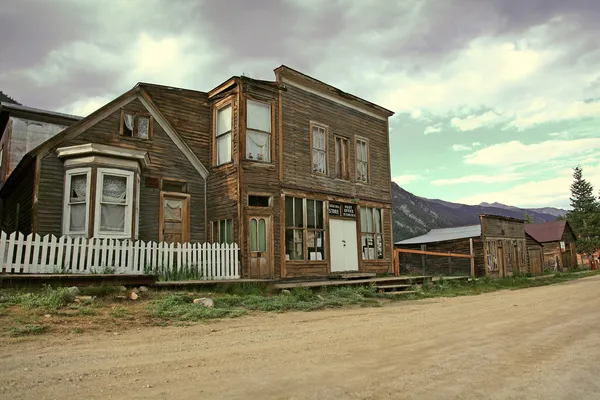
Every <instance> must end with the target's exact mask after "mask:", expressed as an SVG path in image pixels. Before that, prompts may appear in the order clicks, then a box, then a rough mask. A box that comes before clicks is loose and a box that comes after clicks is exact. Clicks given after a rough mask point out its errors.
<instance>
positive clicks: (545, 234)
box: [525, 220, 575, 243]
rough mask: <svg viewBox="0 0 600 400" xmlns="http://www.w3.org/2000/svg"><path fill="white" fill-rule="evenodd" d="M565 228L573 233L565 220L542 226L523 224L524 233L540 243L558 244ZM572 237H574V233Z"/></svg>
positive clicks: (546, 223)
mask: <svg viewBox="0 0 600 400" xmlns="http://www.w3.org/2000/svg"><path fill="white" fill-rule="evenodd" d="M567 227H568V228H569V230H570V231H571V233H573V230H572V229H571V226H570V225H569V223H568V221H566V220H562V221H551V222H545V223H542V224H525V232H527V233H528V234H529V235H531V236H532V237H533V238H534V239H535V240H537V241H538V242H540V243H546V242H560V241H561V240H562V237H563V234H564V233H565V229H566V228H567ZM573 236H575V234H574V233H573Z"/></svg>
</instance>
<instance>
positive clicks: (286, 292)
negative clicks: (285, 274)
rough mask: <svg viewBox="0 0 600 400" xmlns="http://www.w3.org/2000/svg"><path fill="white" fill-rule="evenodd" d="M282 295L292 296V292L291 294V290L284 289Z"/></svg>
mask: <svg viewBox="0 0 600 400" xmlns="http://www.w3.org/2000/svg"><path fill="white" fill-rule="evenodd" d="M281 294H292V292H290V291H289V290H287V289H283V290H282V291H281Z"/></svg>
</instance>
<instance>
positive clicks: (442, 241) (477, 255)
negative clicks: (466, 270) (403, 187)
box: [396, 214, 541, 277]
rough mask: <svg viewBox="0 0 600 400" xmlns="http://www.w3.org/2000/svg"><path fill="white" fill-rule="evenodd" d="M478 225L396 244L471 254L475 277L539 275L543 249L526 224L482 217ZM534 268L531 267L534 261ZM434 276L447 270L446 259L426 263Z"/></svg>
mask: <svg viewBox="0 0 600 400" xmlns="http://www.w3.org/2000/svg"><path fill="white" fill-rule="evenodd" d="M479 217H480V223H479V224H477V225H470V226H463V227H455V228H441V229H432V230H431V231H430V232H428V233H427V234H425V235H422V236H417V237H414V238H410V239H406V240H403V241H400V242H397V243H396V247H398V248H403V249H413V250H422V251H429V252H436V253H456V254H471V255H473V256H474V264H475V265H474V273H475V276H490V277H504V276H511V275H513V274H514V273H517V272H518V273H540V272H541V270H539V268H538V264H537V261H536V260H537V259H538V257H539V253H537V252H538V251H540V250H541V245H540V244H539V243H537V244H536V241H535V239H533V238H531V237H530V236H528V235H527V234H526V233H525V228H524V225H525V221H524V220H521V219H515V218H510V217H504V216H500V215H489V214H482V215H480V216H479ZM532 259H533V263H534V267H532V266H531V263H532V261H531V260H532ZM427 263H428V265H430V266H431V268H432V269H433V270H434V272H438V273H445V272H446V271H447V270H448V260H447V258H446V257H441V256H433V257H429V258H428V259H427Z"/></svg>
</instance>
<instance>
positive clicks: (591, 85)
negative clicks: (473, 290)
mask: <svg viewBox="0 0 600 400" xmlns="http://www.w3.org/2000/svg"><path fill="white" fill-rule="evenodd" d="M599 21H600V1H599V0H492V1H490V0H487V1H480V0H428V1H427V0H425V1H417V0H414V1H397V2H393V1H391V0H386V1H383V0H381V1H374V0H371V1H370V0H357V1H350V0H348V1H345V0H337V1H336V0H328V1H320V0H280V1H269V0H239V1H228V0H205V1H188V0H144V1H137V0H127V1H119V0H95V1H87V0H73V1H68V0H62V1H61V0H52V1H50V0H3V1H2V7H0V37H2V39H3V40H2V49H1V51H0V90H2V91H4V92H5V93H7V94H8V95H10V96H12V97H13V98H15V99H16V100H18V101H19V102H21V103H23V104H25V105H28V106H32V107H39V108H46V109H50V110H56V111H63V112H68V113H74V114H79V115H86V114H88V113H90V112H92V111H93V110H95V109H97V108H98V107H100V106H102V105H103V104H105V103H107V102H108V101H110V100H112V99H113V98H114V97H116V96H118V95H120V94H121V93H123V92H125V91H126V90H128V89H130V88H131V87H133V86H134V85H135V84H136V83H137V82H139V81H146V82H154V83H159V84H165V85H170V86H180V87H185V88H190V89H197V90H203V91H208V90H210V89H212V88H213V87H214V86H216V85H217V84H219V83H221V82H222V81H224V80H226V79H227V78H229V77H230V76H232V75H241V74H245V75H247V76H251V77H254V78H260V79H274V75H273V69H274V68H276V67H278V66H279V65H281V64H286V65H288V66H290V67H292V68H295V69H298V70H300V71H302V72H304V73H307V74H309V75H311V76H314V77H316V78H318V79H320V80H323V81H326V82H328V83H330V84H332V85H334V86H337V87H338V88H340V89H342V90H345V91H348V92H350V93H353V94H356V95H358V96H361V97H363V98H365V99H367V100H370V101H373V102H376V103H378V104H381V105H382V106H384V107H386V108H389V109H392V110H394V111H395V112H396V115H395V116H394V117H393V119H392V120H391V123H390V136H391V153H392V175H393V176H394V180H395V181H396V182H397V183H399V184H400V185H401V186H402V187H404V188H405V189H407V190H409V191H411V192H413V193H415V194H416V195H419V196H425V197H430V198H441V199H444V200H449V201H459V202H466V203H469V204H476V203H479V202H482V201H487V202H494V201H498V202H502V203H506V204H512V205H518V206H546V205H553V206H563V207H564V206H566V205H568V198H569V185H570V183H571V172H572V168H573V167H574V166H575V165H577V164H581V165H582V166H583V169H584V176H585V177H586V178H587V179H588V180H590V181H591V182H592V183H593V184H594V186H595V188H596V190H598V189H600V46H599V45H598V44H599V43H600V23H599Z"/></svg>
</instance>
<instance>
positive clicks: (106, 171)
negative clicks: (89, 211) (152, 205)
mask: <svg viewBox="0 0 600 400" xmlns="http://www.w3.org/2000/svg"><path fill="white" fill-rule="evenodd" d="M104 175H112V176H122V177H125V178H127V194H126V200H127V201H126V202H125V204H126V206H127V208H126V209H125V230H124V231H123V232H101V231H100V213H101V210H102V207H101V204H102V203H101V201H102V183H103V178H104ZM134 179H135V173H134V172H133V171H126V170H122V169H115V168H98V169H97V177H96V199H95V200H96V204H95V205H96V207H95V208H96V210H95V215H94V237H97V238H115V239H128V238H131V225H132V222H133V218H132V215H133V214H132V213H133V212H134V211H133V187H134ZM137 219H138V216H137V215H136V220H137Z"/></svg>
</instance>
